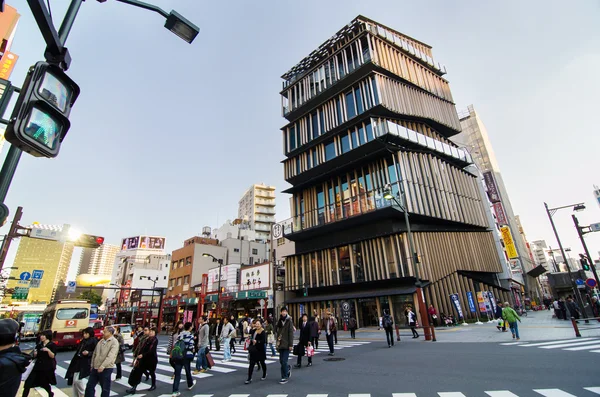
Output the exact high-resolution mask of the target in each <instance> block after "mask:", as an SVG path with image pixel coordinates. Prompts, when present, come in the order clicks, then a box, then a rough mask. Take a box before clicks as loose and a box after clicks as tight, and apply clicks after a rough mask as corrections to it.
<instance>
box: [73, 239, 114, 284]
mask: <svg viewBox="0 0 600 397" xmlns="http://www.w3.org/2000/svg"><path fill="white" fill-rule="evenodd" d="M119 250H120V247H119V246H118V245H113V244H102V245H101V246H100V247H98V248H83V249H82V250H81V257H80V259H79V270H78V271H77V274H93V275H102V276H110V275H112V271H113V267H114V265H115V259H116V257H117V253H118V252H119Z"/></svg>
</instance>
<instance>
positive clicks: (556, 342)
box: [521, 338, 596, 347]
mask: <svg viewBox="0 0 600 397" xmlns="http://www.w3.org/2000/svg"><path fill="white" fill-rule="evenodd" d="M584 340H596V338H577V339H566V340H555V341H552V342H540V343H528V344H524V345H521V347H533V346H547V345H558V344H560V343H568V342H581V341H584Z"/></svg>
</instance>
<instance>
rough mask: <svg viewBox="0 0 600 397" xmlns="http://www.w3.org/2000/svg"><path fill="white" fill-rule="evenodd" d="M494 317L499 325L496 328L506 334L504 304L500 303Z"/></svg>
mask: <svg viewBox="0 0 600 397" xmlns="http://www.w3.org/2000/svg"><path fill="white" fill-rule="evenodd" d="M494 315H495V316H496V319H497V320H498V325H497V326H496V328H498V331H500V330H502V332H506V323H505V322H504V321H503V319H502V303H500V302H498V304H497V305H496V313H494Z"/></svg>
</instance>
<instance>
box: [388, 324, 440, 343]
mask: <svg viewBox="0 0 600 397" xmlns="http://www.w3.org/2000/svg"><path fill="white" fill-rule="evenodd" d="M411 328H413V327H400V326H398V325H396V340H397V341H398V342H400V329H411ZM414 328H415V329H422V330H423V335H424V336H425V340H430V341H432V342H436V339H435V327H434V326H432V325H428V326H427V327H414ZM407 335H409V334H407ZM410 335H412V332H411V333H410Z"/></svg>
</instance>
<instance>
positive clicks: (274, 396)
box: [267, 394, 287, 397]
mask: <svg viewBox="0 0 600 397" xmlns="http://www.w3.org/2000/svg"><path fill="white" fill-rule="evenodd" d="M267 397H287V394H267Z"/></svg>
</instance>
